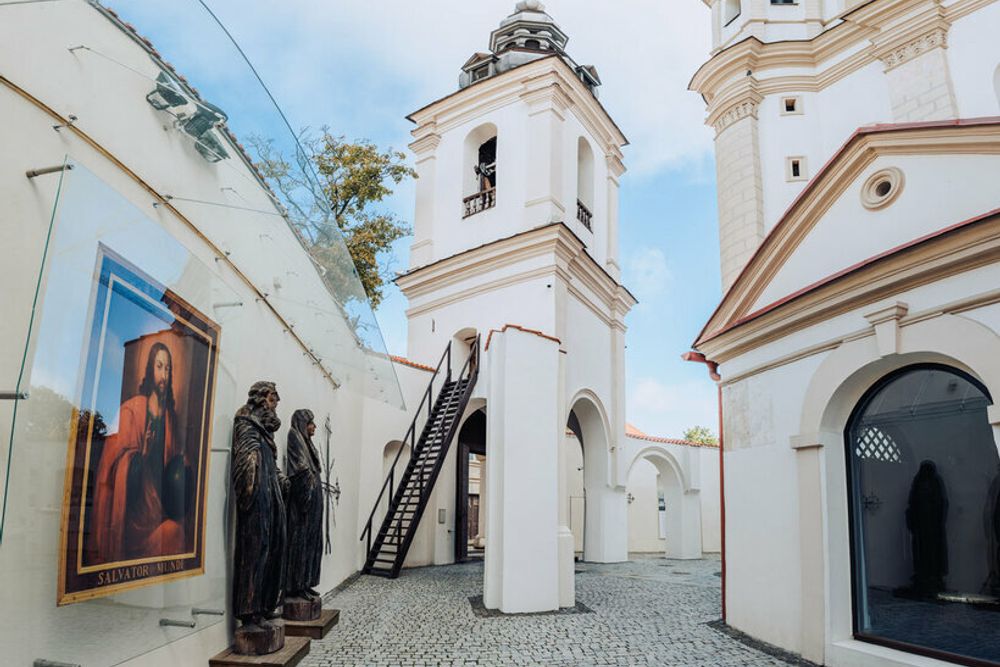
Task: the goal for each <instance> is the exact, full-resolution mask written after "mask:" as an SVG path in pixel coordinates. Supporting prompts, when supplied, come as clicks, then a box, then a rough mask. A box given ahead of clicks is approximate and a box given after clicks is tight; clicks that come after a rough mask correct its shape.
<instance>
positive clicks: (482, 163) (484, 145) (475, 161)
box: [462, 123, 497, 218]
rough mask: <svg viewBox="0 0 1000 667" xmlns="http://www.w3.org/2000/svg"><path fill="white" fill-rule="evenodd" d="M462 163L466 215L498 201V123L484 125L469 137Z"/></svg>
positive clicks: (484, 208)
mask: <svg viewBox="0 0 1000 667" xmlns="http://www.w3.org/2000/svg"><path fill="white" fill-rule="evenodd" d="M464 152H465V157H464V160H463V166H462V207H463V211H462V217H464V218H468V217H469V216H470V215H475V214H476V213H479V212H480V211H485V210H486V209H488V208H493V206H495V205H496V186H497V126H496V125H494V124H493V123H484V124H483V125H480V126H479V127H477V128H476V129H474V130H473V131H472V132H470V133H469V134H468V136H466V137H465V150H464Z"/></svg>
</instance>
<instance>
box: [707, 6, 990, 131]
mask: <svg viewBox="0 0 1000 667" xmlns="http://www.w3.org/2000/svg"><path fill="white" fill-rule="evenodd" d="M994 2H997V0H956V2H953V3H952V4H950V5H949V6H947V7H941V6H940V5H939V4H937V3H936V2H924V3H923V4H924V5H925V7H924V8H923V14H922V15H919V16H914V15H912V14H910V15H909V16H907V13H908V12H912V10H913V9H914V8H915V7H918V6H919V5H920V3H917V2H914V1H913V0H879V1H878V2H869V3H867V4H864V5H861V6H859V7H855V8H853V9H851V10H850V11H847V12H845V13H844V14H842V15H839V16H837V17H834V18H833V19H831V20H830V21H828V22H827V23H826V24H825V26H824V27H825V29H824V30H823V32H821V33H820V34H818V35H816V36H815V37H813V38H812V39H804V40H783V41H775V42H762V41H760V40H759V39H758V38H757V37H754V36H748V37H744V38H743V39H742V40H740V41H738V42H736V43H733V44H731V45H729V46H727V47H725V48H724V49H722V50H721V51H718V52H716V53H714V54H713V55H712V57H711V58H710V59H709V60H708V61H707V62H705V63H704V64H703V65H702V66H701V67H700V68H699V69H698V71H697V72H695V74H694V76H693V77H692V78H691V81H690V83H689V84H688V89H689V90H692V91H695V92H698V93H700V94H701V95H702V96H703V97H704V98H705V101H706V104H707V106H708V110H709V115H710V116H711V115H712V112H713V111H714V110H715V109H717V108H718V107H719V106H724V105H726V102H723V98H724V97H728V95H727V92H728V91H730V90H731V89H732V88H733V86H734V85H742V82H741V79H742V77H743V76H744V75H745V73H746V72H748V71H750V72H753V75H754V76H755V77H757V78H758V81H757V84H758V87H759V91H760V93H761V94H762V95H772V94H778V93H793V92H801V91H805V92H817V91H820V90H823V89H824V88H827V87H828V86H831V85H833V84H835V83H837V82H838V81H841V80H843V79H844V78H845V77H847V76H848V75H850V74H852V73H854V72H856V71H858V70H860V69H861V68H863V67H865V66H866V65H869V64H870V63H872V62H875V61H876V60H879V59H883V58H889V59H891V60H893V61H895V60H896V59H898V58H901V57H906V54H907V53H910V52H911V50H915V49H917V48H922V49H924V50H923V51H921V53H923V52H926V50H929V48H936V46H932V44H931V43H932V42H934V41H935V40H938V39H941V40H942V41H941V44H940V46H941V47H942V48H945V47H946V46H947V45H946V43H945V39H946V35H944V36H930V35H931V33H933V32H935V31H940V30H943V31H944V32H945V33H947V29H948V26H950V25H951V24H952V23H954V22H955V21H957V20H959V19H961V18H964V17H966V16H968V15H970V14H972V13H974V12H976V11H979V10H980V9H983V8H984V7H987V6H989V5H991V4H993V3H994ZM904 17H905V19H904ZM915 31H919V33H917V32H915ZM921 40H924V42H923V43H922V45H920V46H915V45H914V46H911V42H921ZM907 47H909V48H910V50H908V48H907ZM900 50H901V51H902V52H901V53H899V54H895V55H893V52H895V51H900ZM916 55H919V53H917V54H916ZM914 57H915V56H914ZM883 62H884V60H883ZM828 63H829V64H828ZM887 65H888V63H887ZM896 66H898V63H897V64H895V65H892V66H891V67H896ZM891 67H889V69H891ZM795 68H801V69H805V70H807V71H806V72H804V73H803V74H800V75H791V76H789V75H786V74H778V75H777V76H774V77H766V76H762V74H765V73H766V72H767V71H768V70H784V71H787V70H789V69H795ZM808 70H812V71H808ZM707 124H709V125H711V124H712V123H711V122H707Z"/></svg>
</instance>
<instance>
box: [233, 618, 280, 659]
mask: <svg viewBox="0 0 1000 667" xmlns="http://www.w3.org/2000/svg"><path fill="white" fill-rule="evenodd" d="M284 645H285V623H284V621H282V620H281V619H274V620H268V621H262V622H261V623H260V624H259V625H258V624H256V623H254V624H250V625H241V626H240V627H238V628H236V637H235V638H234V640H233V652H234V653H238V654H240V655H268V654H269V653H274V652H276V651H280V650H281V648H282V647H283V646H284Z"/></svg>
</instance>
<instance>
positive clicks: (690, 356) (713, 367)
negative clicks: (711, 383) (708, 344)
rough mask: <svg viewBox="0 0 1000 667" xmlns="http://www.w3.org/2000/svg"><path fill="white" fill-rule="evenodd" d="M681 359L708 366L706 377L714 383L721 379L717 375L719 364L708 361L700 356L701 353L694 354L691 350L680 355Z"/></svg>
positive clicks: (703, 356)
mask: <svg viewBox="0 0 1000 667" xmlns="http://www.w3.org/2000/svg"><path fill="white" fill-rule="evenodd" d="M681 359H683V360H684V361H696V362H698V363H700V364H705V365H706V366H708V376H709V377H710V378H712V379H713V380H715V381H716V382H718V381H719V380H721V379H722V376H721V375H719V364H717V363H715V362H714V361H709V360H708V359H706V358H705V355H704V354H702V353H701V352H695V351H693V350H692V351H690V352H685V353H684V354H682V355H681Z"/></svg>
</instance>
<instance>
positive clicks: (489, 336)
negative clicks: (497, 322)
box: [483, 324, 562, 350]
mask: <svg viewBox="0 0 1000 667" xmlns="http://www.w3.org/2000/svg"><path fill="white" fill-rule="evenodd" d="M507 329H517V330H518V331H523V332H524V333H528V334H531V335H533V336H538V337H539V338H544V339H546V340H551V341H555V342H556V343H558V344H559V345H562V341H561V340H559V339H558V338H556V337H555V336H550V335H548V334H547V333H542V332H541V331H538V330H537V329H528V328H525V327H522V326H521V325H520V324H505V325H503V328H502V329H490V332H489V334H487V336H486V346H485V347H484V348H483V349H484V350H488V349H490V341H491V340H493V334H495V333H504V332H505V331H507Z"/></svg>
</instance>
